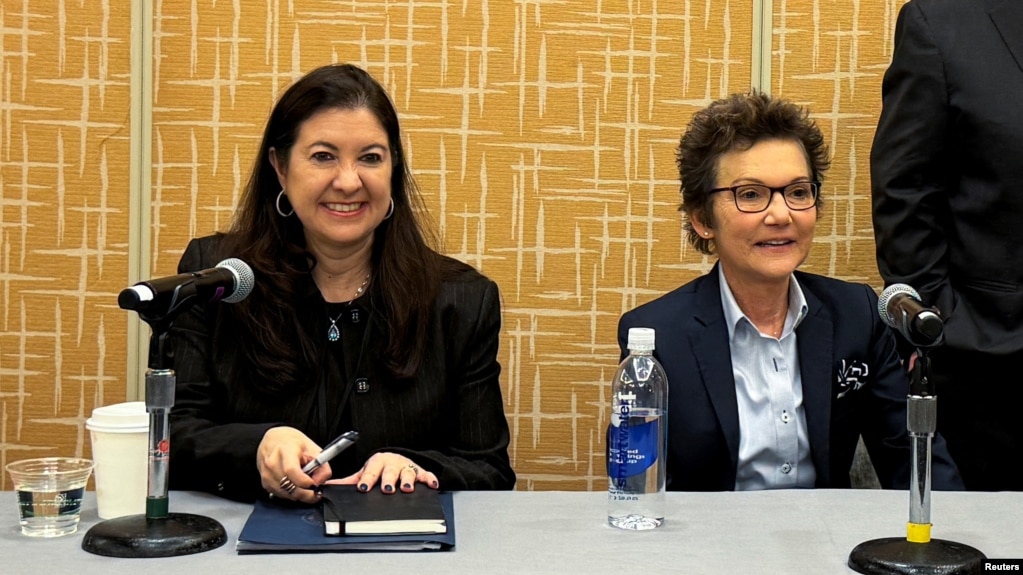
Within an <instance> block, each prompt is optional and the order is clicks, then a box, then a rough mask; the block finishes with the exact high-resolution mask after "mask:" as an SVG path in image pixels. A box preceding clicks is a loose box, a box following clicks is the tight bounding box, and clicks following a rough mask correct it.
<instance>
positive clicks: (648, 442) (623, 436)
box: [607, 400, 661, 490]
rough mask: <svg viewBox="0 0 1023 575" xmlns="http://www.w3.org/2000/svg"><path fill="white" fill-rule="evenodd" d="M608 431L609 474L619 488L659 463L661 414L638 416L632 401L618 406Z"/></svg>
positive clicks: (624, 401)
mask: <svg viewBox="0 0 1023 575" xmlns="http://www.w3.org/2000/svg"><path fill="white" fill-rule="evenodd" d="M611 419H612V425H611V430H610V433H609V434H608V439H607V441H608V451H607V476H608V477H609V478H610V479H611V484H612V486H613V487H614V488H616V489H622V490H624V489H626V488H627V487H628V480H629V478H630V477H632V476H634V475H639V474H642V473H644V472H646V470H647V469H649V468H650V467H651V466H652V465H654V464H655V463H657V447H658V437H659V435H660V434H659V433H658V431H659V426H660V420H661V418H660V417H645V416H638V417H637V415H636V414H635V413H633V412H632V406H631V402H630V401H628V400H623V401H622V402H621V403H620V404H619V405H617V406H616V409H615V413H614V414H613V416H612V418H611Z"/></svg>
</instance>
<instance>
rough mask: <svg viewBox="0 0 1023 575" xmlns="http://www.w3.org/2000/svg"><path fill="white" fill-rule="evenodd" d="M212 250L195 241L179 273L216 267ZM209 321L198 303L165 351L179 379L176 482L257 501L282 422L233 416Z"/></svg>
mask: <svg viewBox="0 0 1023 575" xmlns="http://www.w3.org/2000/svg"><path fill="white" fill-rule="evenodd" d="M211 250H212V243H211V242H210V241H209V239H207V238H204V239H195V240H192V241H191V242H190V243H189V244H188V247H187V248H186V249H185V252H184V254H183V255H182V257H181V261H180V263H179V264H178V272H179V273H184V272H187V271H194V270H199V269H206V268H208V267H211V266H212V265H214V263H215V260H216V258H215V257H214V254H212V253H210V252H211ZM209 321H210V320H209V319H208V318H207V307H206V306H205V305H202V304H199V305H195V306H193V307H192V308H190V309H189V310H188V311H186V312H184V313H183V314H182V315H181V316H179V317H178V318H177V319H176V320H175V322H174V327H173V330H172V331H173V338H172V339H171V342H172V344H173V347H172V348H170V347H169V348H167V349H165V350H164V352H165V353H166V354H167V359H168V361H172V365H173V366H174V369H175V370H176V374H175V375H176V378H177V386H176V391H175V398H174V407H173V409H172V410H171V418H170V419H171V465H170V486H171V488H172V489H191V490H201V491H207V492H212V493H218V494H219V495H222V496H224V497H228V498H231V499H236V500H240V501H251V500H253V499H255V498H256V497H257V496H258V495H260V494H261V493H262V490H261V489H260V479H259V471H258V469H257V468H256V456H255V454H256V450H257V448H258V447H259V443H260V442H261V441H262V440H263V435H264V434H265V433H266V431H267V430H268V429H270V428H271V427H275V426H277V425H281V424H280V423H262V422H261V423H251V422H245V423H243V422H237V421H229V420H228V416H227V414H228V413H229V409H228V407H227V403H228V401H229V398H228V397H227V391H226V389H225V388H224V387H223V386H222V385H219V383H218V382H216V381H215V380H214V378H213V373H212V370H213V362H214V359H213V358H212V357H211V344H210V341H211V339H210V332H211V330H210V326H209Z"/></svg>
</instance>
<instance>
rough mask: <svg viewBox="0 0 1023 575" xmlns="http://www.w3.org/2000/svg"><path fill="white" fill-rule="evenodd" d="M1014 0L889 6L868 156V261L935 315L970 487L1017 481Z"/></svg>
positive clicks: (1022, 25) (954, 450)
mask: <svg viewBox="0 0 1023 575" xmlns="http://www.w3.org/2000/svg"><path fill="white" fill-rule="evenodd" d="M1020 94H1023V2H1019V1H1017V0H912V1H910V2H908V3H907V4H905V5H904V6H903V7H902V10H901V11H900V12H899V18H898V23H897V25H896V30H895V50H894V54H893V58H892V64H891V66H890V67H889V68H888V71H887V72H886V73H885V76H884V84H883V88H882V95H883V104H884V108H883V111H882V113H881V118H880V121H879V122H878V126H877V132H876V134H875V136H874V145H873V149H872V151H871V155H870V168H871V182H872V190H873V216H874V235H875V239H876V242H877V262H878V269H879V270H880V272H881V276H882V277H883V278H884V280H885V281H886V282H887V283H905V284H908V285H910V286H912V287H913V288H915V289H916V290H917V291H919V292H920V296H921V299H922V300H923V301H924V303H925V304H927V305H933V306H936V307H937V308H938V309H939V310H940V311H941V313H942V315H943V316H944V318H945V322H946V325H945V342H944V345H943V346H941V347H938V348H935V349H933V350H932V351H931V352H930V356H931V369H930V376H931V380H932V381H933V382H934V384H935V386H936V391H937V396H938V429H939V431H940V432H941V433H942V435H943V436H944V437H945V439H946V440H947V441H948V449H949V451H950V452H951V454H952V457H953V458H954V459H955V461H956V463H957V464H958V466H959V469H960V471H961V473H962V476H963V481H964V482H965V483H966V487H967V489H971V490H1006V489H1009V490H1021V489H1023V476H1021V475H1020V474H1018V473H1016V471H1015V468H1016V466H1017V463H1018V462H1019V460H1020V459H1023V426H1020V425H1019V424H1018V422H1017V419H1018V413H1019V411H1020V410H1021V409H1023V385H1020V375H1019V369H1020V365H1023V191H1021V186H1023V105H1021V100H1020Z"/></svg>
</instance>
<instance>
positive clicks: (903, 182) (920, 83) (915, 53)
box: [870, 2, 956, 313]
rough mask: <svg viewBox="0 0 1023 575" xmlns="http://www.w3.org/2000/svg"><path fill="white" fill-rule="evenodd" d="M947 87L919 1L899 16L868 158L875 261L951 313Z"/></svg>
mask: <svg viewBox="0 0 1023 575" xmlns="http://www.w3.org/2000/svg"><path fill="white" fill-rule="evenodd" d="M947 90H948V87H947V85H946V79H945V75H944V65H943V62H942V54H941V53H940V50H939V48H938V46H937V45H936V43H935V41H934V35H933V31H932V30H931V29H930V27H929V25H928V21H927V19H926V17H925V16H924V14H923V13H922V12H921V10H920V8H919V6H917V4H916V3H914V2H909V3H908V4H906V5H905V6H904V7H903V8H902V10H901V11H900V13H899V18H898V23H897V25H896V31H895V50H894V54H893V57H892V63H891V66H890V67H889V68H888V71H887V72H886V73H885V76H884V83H883V86H882V97H883V109H882V112H881V117H880V120H879V122H878V126H877V132H876V133H875V135H874V143H873V147H872V149H871V154H870V172H871V189H872V201H873V223H874V238H875V241H876V245H877V263H878V269H879V271H880V273H881V276H882V277H883V278H884V280H885V282H886V283H889V284H891V283H906V284H909V285H911V286H913V287H914V288H916V290H917V291H919V292H920V294H921V297H922V298H923V300H924V301H925V302H926V303H927V304H928V305H937V306H938V307H939V308H940V309H942V310H943V311H944V312H946V313H949V312H951V311H952V309H953V307H954V300H953V294H952V290H951V286H950V284H949V282H948V241H947V239H946V234H947V230H948V220H949V217H950V207H949V188H950V185H952V184H953V183H954V182H952V181H950V178H951V176H950V175H949V173H948V172H947V170H948V169H949V167H950V166H954V165H955V163H956V162H955V161H954V158H951V157H950V151H949V150H950V146H949V145H948V142H947V140H946V133H947V131H948V128H949V126H948V115H949V110H948V107H947V106H948V96H947Z"/></svg>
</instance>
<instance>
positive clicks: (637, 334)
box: [627, 327, 654, 351]
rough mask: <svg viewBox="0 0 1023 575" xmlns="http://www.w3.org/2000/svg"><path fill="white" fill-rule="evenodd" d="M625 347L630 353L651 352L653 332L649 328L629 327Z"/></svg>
mask: <svg viewBox="0 0 1023 575" xmlns="http://www.w3.org/2000/svg"><path fill="white" fill-rule="evenodd" d="M627 347H628V348H629V350H630V351H653V350H654V330H652V329H650V328H649V327H630V328H629V345H628V346H627Z"/></svg>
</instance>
